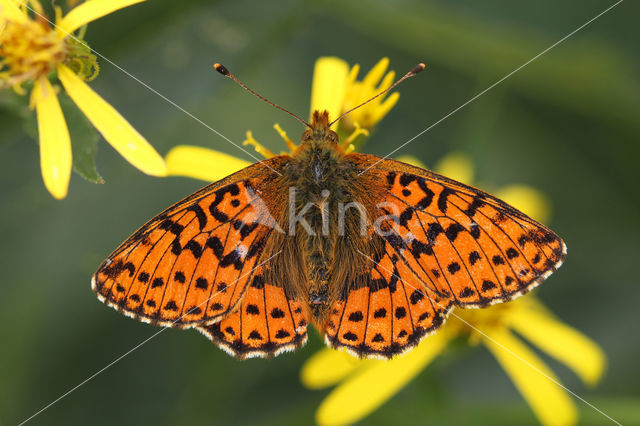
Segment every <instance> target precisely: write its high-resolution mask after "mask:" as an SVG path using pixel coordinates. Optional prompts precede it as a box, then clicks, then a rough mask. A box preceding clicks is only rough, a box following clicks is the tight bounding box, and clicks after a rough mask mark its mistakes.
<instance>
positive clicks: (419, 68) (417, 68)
mask: <svg viewBox="0 0 640 426" xmlns="http://www.w3.org/2000/svg"><path fill="white" fill-rule="evenodd" d="M426 67H427V66H426V65H425V64H423V63H422V62H420V63H419V64H418V65H416V66H415V67H413V69H412V70H411V71H409V72H408V73H406V74H405V75H403V76H402V77H401V78H400V79H399V80H398V81H396V82H395V83H393V84H392V85H391V86H389V87H387V88H386V89H385V90H383V91H382V92H380V93H378V94H377V95H375V96H374V97H372V98H369V99H367V100H366V101H364V102H363V103H361V104H360V105H358V106H355V107H353V108H351V109H350V110H349V111H347V112H343V113H342V115H341V116H340V117H338V118H336V119H335V120H333V121H332V122H331V124H329V126H332V125H333V123H335V122H337V121H339V120H340V119H342V117H344V116H345V115H347V114H349V113H350V112H352V111H354V110H356V109H358V108H360V107H361V106H363V105H366V104H368V103H369V102H371V101H372V100H374V99H375V98H377V97H379V96H382V95H384V94H385V93H387V92H388V91H390V90H391V89H393V88H394V87H396V86H397V85H398V84H400V83H402V82H403V81H405V80H406V79H407V78H409V77H413V76H414V75H416V74H418V73H419V72H420V71H422V70H423V69H425V68H426Z"/></svg>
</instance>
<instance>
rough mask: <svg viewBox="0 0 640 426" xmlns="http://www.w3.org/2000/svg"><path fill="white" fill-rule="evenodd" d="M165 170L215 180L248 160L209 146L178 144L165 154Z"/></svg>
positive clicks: (242, 166)
mask: <svg viewBox="0 0 640 426" xmlns="http://www.w3.org/2000/svg"><path fill="white" fill-rule="evenodd" d="M166 162H167V170H168V171H169V174H170V175H172V176H187V177H192V178H194V179H201V180H204V181H207V182H215V181H218V180H220V179H222V178H225V177H227V176H229V175H230V174H232V173H235V172H237V171H238V170H241V169H243V168H245V167H247V166H249V165H251V163H250V162H248V161H245V160H241V159H239V158H236V157H233V156H231V155H229V154H224V153H222V152H219V151H214V150H212V149H209V148H203V147H200V146H190V145H178V146H176V147H174V148H172V149H171V151H169V153H168V154H167V156H166Z"/></svg>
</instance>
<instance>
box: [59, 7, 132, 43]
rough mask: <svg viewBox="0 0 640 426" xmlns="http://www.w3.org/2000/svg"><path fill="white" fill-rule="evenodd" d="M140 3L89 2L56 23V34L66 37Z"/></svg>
mask: <svg viewBox="0 0 640 426" xmlns="http://www.w3.org/2000/svg"><path fill="white" fill-rule="evenodd" d="M142 1H144V0H89V1H87V2H85V3H82V4H81V5H80V6H78V7H75V8H73V9H72V10H71V11H70V12H69V13H67V15H66V16H64V17H63V18H62V19H61V20H60V21H59V22H56V26H57V32H58V34H59V35H61V36H62V37H66V36H67V35H69V34H70V33H72V32H74V31H75V30H77V29H78V28H80V27H81V26H83V25H85V24H88V23H89V22H91V21H95V20H96V19H98V18H101V17H103V16H105V15H108V14H110V13H112V12H115V11H116V10H118V9H122V8H123V7H127V6H131V5H132V4H136V3H140V2H142Z"/></svg>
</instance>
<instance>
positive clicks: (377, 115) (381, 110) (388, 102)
mask: <svg viewBox="0 0 640 426" xmlns="http://www.w3.org/2000/svg"><path fill="white" fill-rule="evenodd" d="M399 99H400V93H398V92H393V93H392V94H390V95H389V97H388V98H387V99H385V100H384V102H382V103H381V104H380V105H379V106H377V107H376V108H375V109H373V110H372V111H371V116H370V118H369V122H370V123H372V125H375V124H376V123H378V122H379V121H380V120H382V119H383V118H384V116H385V115H387V113H388V112H389V111H391V109H392V108H393V107H394V106H396V104H397V103H398V100H399Z"/></svg>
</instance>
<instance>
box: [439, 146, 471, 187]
mask: <svg viewBox="0 0 640 426" xmlns="http://www.w3.org/2000/svg"><path fill="white" fill-rule="evenodd" d="M435 170H436V171H437V172H438V173H440V174H442V175H444V176H446V177H448V178H451V179H455V180H457V181H459V182H462V183H466V184H467V185H471V184H472V182H473V172H474V170H473V162H472V161H471V160H470V159H469V157H468V156H467V155H465V154H463V153H461V152H452V153H450V154H447V155H446V156H445V157H444V158H443V159H442V160H440V162H439V163H438V164H437V165H436V167H435Z"/></svg>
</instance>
